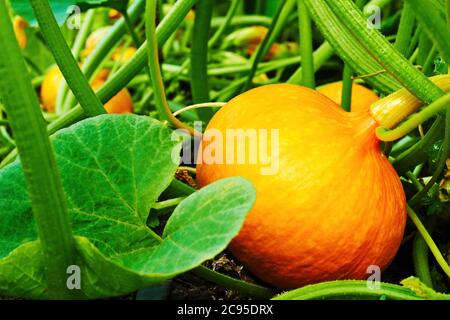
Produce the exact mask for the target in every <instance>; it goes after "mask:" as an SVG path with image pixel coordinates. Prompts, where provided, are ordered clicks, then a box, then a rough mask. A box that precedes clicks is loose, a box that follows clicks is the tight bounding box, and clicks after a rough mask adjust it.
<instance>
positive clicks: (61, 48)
mask: <svg viewBox="0 0 450 320" xmlns="http://www.w3.org/2000/svg"><path fill="white" fill-rule="evenodd" d="M30 2H31V6H32V7H33V11H34V14H35V15H36V19H37V20H38V23H39V27H40V29H41V32H42V34H43V36H44V38H45V41H46V43H47V46H48V48H49V49H50V50H51V52H52V54H53V57H54V58H55V61H56V63H57V65H58V67H59V69H60V70H61V73H62V74H63V75H64V78H65V79H66V81H67V84H68V86H69V87H70V89H71V90H72V92H73V93H74V95H75V96H76V98H77V99H78V101H79V102H80V105H81V107H82V108H83V110H84V112H85V113H86V114H87V115H88V116H96V115H100V114H104V113H106V110H105V108H104V107H103V105H102V103H101V102H100V100H99V98H98V97H97V96H96V95H95V92H94V91H93V89H92V88H91V86H90V85H89V83H88V81H87V79H86V77H85V76H84V74H83V72H81V70H80V68H79V66H78V63H77V61H76V60H75V58H74V57H73V55H72V52H71V50H70V48H69V47H68V45H67V43H66V41H65V40H64V36H63V35H62V33H61V30H60V29H59V26H58V23H57V22H56V19H55V17H54V16H53V12H52V8H51V7H50V4H49V2H48V0H30Z"/></svg>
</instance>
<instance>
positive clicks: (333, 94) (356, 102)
mask: <svg viewBox="0 0 450 320" xmlns="http://www.w3.org/2000/svg"><path fill="white" fill-rule="evenodd" d="M342 87H343V83H342V81H338V82H333V83H329V84H326V85H324V86H321V87H319V88H317V91H319V92H320V93H322V94H323V95H325V96H327V97H328V98H330V99H331V100H333V101H334V102H336V103H337V104H338V105H340V104H341V101H342ZM379 99H380V98H379V97H378V96H377V95H376V94H375V93H374V92H373V91H371V90H369V89H367V88H366V87H364V86H362V85H359V84H357V83H353V86H352V103H351V111H352V112H367V111H368V110H369V108H370V106H371V105H372V103H374V102H375V101H378V100H379Z"/></svg>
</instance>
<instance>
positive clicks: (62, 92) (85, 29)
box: [55, 9, 97, 114]
mask: <svg viewBox="0 0 450 320" xmlns="http://www.w3.org/2000/svg"><path fill="white" fill-rule="evenodd" d="M96 13H97V10H95V9H92V10H89V11H88V12H87V13H86V15H85V17H84V21H83V24H82V26H81V29H80V31H78V34H77V37H76V38H75V42H74V44H73V46H72V54H73V57H74V58H75V59H76V60H78V58H79V57H80V53H81V50H83V46H84V44H85V42H86V39H87V37H88V35H89V32H90V31H91V27H92V24H93V22H94V19H95V15H96ZM67 90H68V87H67V82H66V81H61V84H60V85H59V88H58V95H57V97H56V108H55V110H56V113H57V114H62V113H64V112H66V111H67V110H64V109H63V106H64V101H65V98H66V93H67Z"/></svg>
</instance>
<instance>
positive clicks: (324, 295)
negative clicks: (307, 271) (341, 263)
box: [273, 280, 421, 300]
mask: <svg viewBox="0 0 450 320" xmlns="http://www.w3.org/2000/svg"><path fill="white" fill-rule="evenodd" d="M381 296H386V297H388V298H390V299H394V300H421V298H420V297H418V296H417V295H416V294H415V293H414V291H412V290H411V289H408V288H405V287H402V286H399V285H394V284H390V283H380V288H378V289H375V288H370V287H369V286H368V285H367V281H362V280H339V281H330V282H322V283H318V284H313V285H308V286H305V287H302V288H300V289H296V290H292V291H289V292H286V293H282V294H281V295H278V296H276V297H275V298H274V299H273V300H315V299H333V298H343V297H359V298H361V297H366V298H368V297H370V298H380V297H381Z"/></svg>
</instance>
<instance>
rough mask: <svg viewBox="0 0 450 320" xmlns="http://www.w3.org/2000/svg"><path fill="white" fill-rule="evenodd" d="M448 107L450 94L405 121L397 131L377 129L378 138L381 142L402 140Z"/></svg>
mask: <svg viewBox="0 0 450 320" xmlns="http://www.w3.org/2000/svg"><path fill="white" fill-rule="evenodd" d="M448 105H450V94H446V95H444V96H443V97H441V98H439V99H437V100H436V101H435V102H433V103H432V104H430V105H429V106H427V107H425V108H423V109H422V110H421V111H419V112H417V113H415V114H413V115H412V116H411V117H410V118H409V119H408V120H406V121H404V122H403V123H402V124H401V125H400V126H398V127H396V128H395V129H392V130H390V129H386V128H383V127H380V128H377V130H376V134H377V137H378V139H380V140H381V141H394V140H397V139H400V138H401V137H404V136H405V135H407V134H408V133H410V132H411V131H413V130H414V129H416V128H417V127H418V126H419V125H420V124H422V123H424V122H425V121H427V120H428V119H430V118H432V117H434V116H435V115H437V114H438V113H439V112H441V111H442V110H444V109H445V107H447V106H448Z"/></svg>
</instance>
